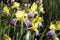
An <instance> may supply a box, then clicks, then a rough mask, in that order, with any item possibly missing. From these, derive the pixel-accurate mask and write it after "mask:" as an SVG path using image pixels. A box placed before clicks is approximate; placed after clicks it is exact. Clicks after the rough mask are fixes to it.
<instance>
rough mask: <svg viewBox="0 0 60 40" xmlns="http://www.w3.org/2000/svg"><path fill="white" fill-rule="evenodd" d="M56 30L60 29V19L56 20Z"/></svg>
mask: <svg viewBox="0 0 60 40" xmlns="http://www.w3.org/2000/svg"><path fill="white" fill-rule="evenodd" d="M56 30H60V21H56Z"/></svg>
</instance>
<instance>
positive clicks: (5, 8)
mask: <svg viewBox="0 0 60 40" xmlns="http://www.w3.org/2000/svg"><path fill="white" fill-rule="evenodd" d="M3 12H4V13H5V14H7V13H9V12H10V9H9V8H8V7H7V6H4V8H3Z"/></svg>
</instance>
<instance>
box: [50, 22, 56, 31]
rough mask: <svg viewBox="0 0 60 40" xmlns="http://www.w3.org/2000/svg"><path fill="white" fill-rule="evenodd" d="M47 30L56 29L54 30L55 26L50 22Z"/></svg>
mask: <svg viewBox="0 0 60 40" xmlns="http://www.w3.org/2000/svg"><path fill="white" fill-rule="evenodd" d="M49 28H50V29H51V30H55V29H56V28H55V24H53V23H52V22H50V26H49Z"/></svg>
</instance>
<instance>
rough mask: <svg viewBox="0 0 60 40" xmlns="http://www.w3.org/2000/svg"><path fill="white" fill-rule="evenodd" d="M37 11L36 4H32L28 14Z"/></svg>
mask: <svg viewBox="0 0 60 40" xmlns="http://www.w3.org/2000/svg"><path fill="white" fill-rule="evenodd" d="M36 10H37V4H36V3H35V2H34V3H33V4H32V6H31V8H30V9H29V12H32V13H34V12H35V11H36Z"/></svg>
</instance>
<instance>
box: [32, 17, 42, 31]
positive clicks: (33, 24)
mask: <svg viewBox="0 0 60 40" xmlns="http://www.w3.org/2000/svg"><path fill="white" fill-rule="evenodd" d="M40 22H43V17H38V16H37V17H36V18H34V19H33V21H32V22H31V23H32V27H31V30H33V31H35V30H37V28H38V24H39V23H40Z"/></svg>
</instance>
